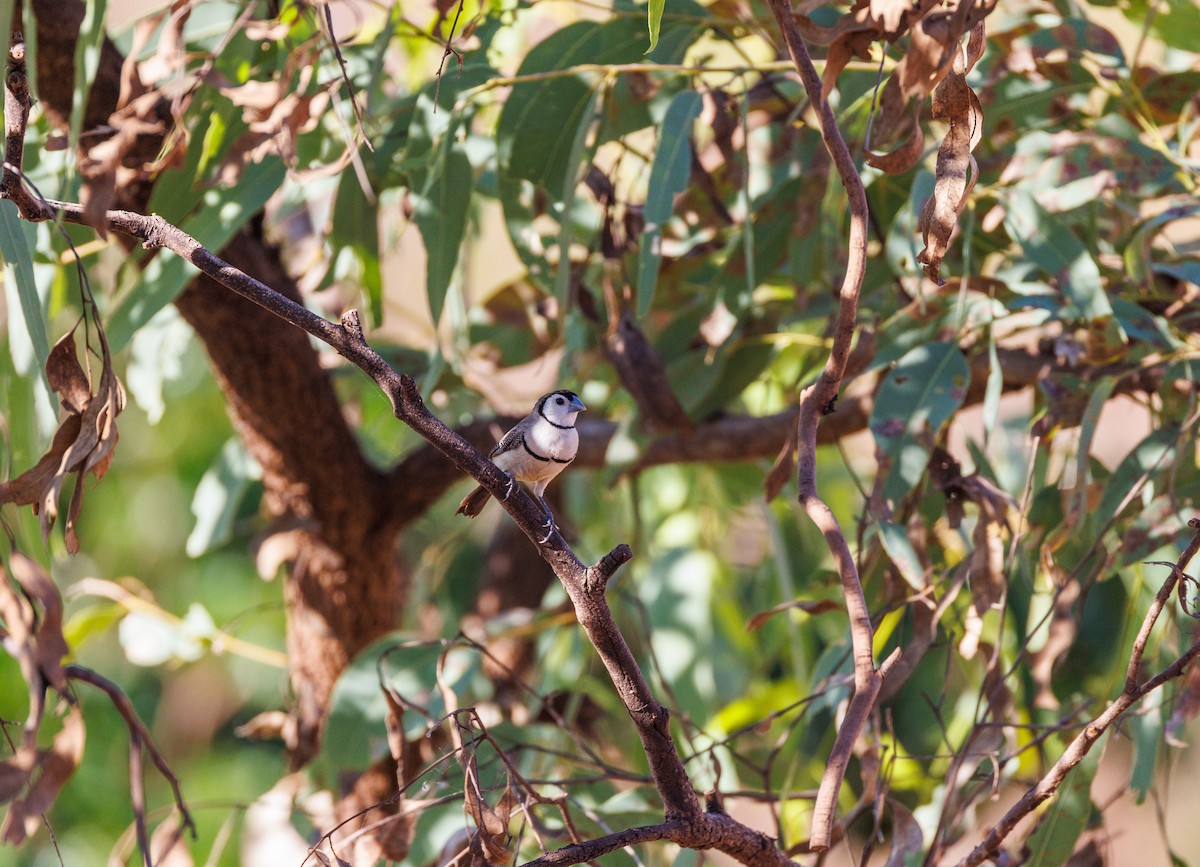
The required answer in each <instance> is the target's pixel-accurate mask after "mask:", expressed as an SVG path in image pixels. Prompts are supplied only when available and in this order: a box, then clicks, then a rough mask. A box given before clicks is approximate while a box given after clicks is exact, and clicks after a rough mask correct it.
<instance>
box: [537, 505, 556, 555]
mask: <svg viewBox="0 0 1200 867" xmlns="http://www.w3.org/2000/svg"><path fill="white" fill-rule="evenodd" d="M538 500H540V501H541V504H542V509H543V510H544V511H545V513H546V524H545V527H546V537H545V538H544V539H542V540H541V541H540V542H539V543H538V544H539V545H545V544H546V543H547V542H549V541H550V537H551V536H553V535H554V534H555V533H556V532H558V524H557V523H555V521H554V513H553V512H551V511H550V504H549V503H547V502H546V500H545V498H544V497H538Z"/></svg>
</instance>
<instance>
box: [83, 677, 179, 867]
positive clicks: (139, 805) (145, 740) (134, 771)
mask: <svg viewBox="0 0 1200 867" xmlns="http://www.w3.org/2000/svg"><path fill="white" fill-rule="evenodd" d="M64 671H65V673H66V675H67V678H68V679H70V680H78V681H81V682H83V683H86V684H90V685H91V686H94V687H96V688H97V689H99V690H100V691H101V692H103V693H105V694H106V695H107V696H108V698H109V701H111V702H112V705H113V707H114V708H115V709H116V711H117V713H119V714H120V715H121V718H122V719H123V720H125V726H126V727H127V728H128V729H129V788H130V800H131V801H132V803H133V812H134V821H135V823H136V827H137V837H138V846H140V847H141V849H142V855H143V857H144V858H145V862H146V864H147V867H149V865H150V858H151V853H150V844H149V837H148V835H147V833H146V797H145V788H144V782H143V779H142V777H143V775H142V749H143V748H144V749H145V750H146V753H147V754H148V755H149V756H150V761H151V762H153V763H154V767H156V768H158V772H159V773H160V774H162V775H163V778H164V779H165V780H166V781H167V783H169V784H170V786H171V792H172V793H173V794H174V797H175V807H176V809H178V810H179V831H182V830H183V829H184V828H186V829H188V830H189V831H191V834H192V839H195V837H196V823H195V822H193V821H192V814H191V813H190V812H188V808H187V804H186V803H184V800H183V792H182V791H181V790H180V788H179V779H178V778H177V777H176V776H175V774H174V773H173V772H172V771H171V768H170V766H169V765H168V764H167V760H166V759H165V758H164V757H163V754H162V753H161V752H159V750H158V747H157V746H156V745H155V743H154V739H153V738H152V737H150V732H149V731H147V730H146V726H145V724H144V723H143V722H142V721H141V719H139V718H138V715H137V711H136V710H134V709H133V704H131V703H130V701H129V698H128V696H126V695H125V693H124V692H123V691H122V690H121V687H119V686H117V685H116V684H115V683H113V682H112V681H111V680H109V679H108V678H107V677H104V675H102V674H98V673H96V672H94V671H92V670H91V669H90V668H84V667H83V666H82V665H68V666H67V667H66V668H65V669H64ZM177 836H178V832H177Z"/></svg>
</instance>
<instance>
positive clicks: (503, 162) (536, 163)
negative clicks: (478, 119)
mask: <svg viewBox="0 0 1200 867" xmlns="http://www.w3.org/2000/svg"><path fill="white" fill-rule="evenodd" d="M647 44H648V42H647V37H646V32H645V30H643V29H642V28H641V27H640V26H638V25H637V24H636V23H635V22H634V21H633V20H632V19H628V18H620V19H617V20H615V21H609V22H605V23H603V24H600V23H596V22H592V21H580V22H577V23H575V24H571V25H569V26H567V27H564V28H563V29H562V30H559V31H558V32H557V33H555V34H553V35H551V36H549V37H547V38H546V39H544V40H543V41H542V42H540V43H538V44H537V45H536V46H534V48H533V49H532V50H531V51H530V52H529V54H527V55H526V56H525V60H524V62H522V63H521V67H520V69H519V70H518V73H517V74H518V75H530V74H535V73H547V72H555V71H558V70H564V69H568V68H569V67H572V66H578V65H581V64H612V63H633V62H636V61H637V60H639V59H640V58H641V56H642V54H643V53H644V52H645V46H646V45H647ZM594 75H595V74H594V73H591V74H589V73H583V72H580V73H576V74H564V75H562V76H555V77H550V78H545V79H542V80H540V81H533V82H524V83H521V84H517V85H514V86H513V89H512V93H511V94H510V95H509V97H508V100H507V101H506V102H505V103H504V109H503V110H502V111H501V112H500V120H499V121H498V123H497V125H496V139H497V143H498V146H499V157H500V171H501V174H503V175H505V176H507V177H509V178H523V179H525V180H528V181H532V182H533V183H535V184H537V185H538V186H540V187H542V188H543V189H545V190H546V191H548V192H550V193H551V194H553V195H557V194H558V193H559V191H561V190H562V188H563V184H564V183H565V182H566V178H567V175H568V173H573V172H574V170H575V167H574V166H571V165H569V162H570V158H571V151H572V144H573V143H574V141H575V138H576V136H577V134H578V130H579V126H580V124H582V123H586V122H587V121H589V120H590V119H591V112H590V111H589V110H588V109H589V105H590V104H591V101H592V97H593V90H594V84H593V82H592V81H591V80H589V79H591V78H592V77H593V76H594Z"/></svg>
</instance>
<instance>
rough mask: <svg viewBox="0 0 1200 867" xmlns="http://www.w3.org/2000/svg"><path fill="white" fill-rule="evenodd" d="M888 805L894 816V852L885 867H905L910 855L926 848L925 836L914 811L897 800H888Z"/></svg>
mask: <svg viewBox="0 0 1200 867" xmlns="http://www.w3.org/2000/svg"><path fill="white" fill-rule="evenodd" d="M887 805H888V810H890V811H891V814H892V851H891V853H889V854H888V859H887V863H886V864H885V865H884V867H904V864H905V863H906V861H907V860H908V857H909V856H910V855H916V854H918V853H919V852H920V851H921V850H922V848H924V845H925V836H924V835H923V834H922V833H921V826H920V825H919V824H917V820H916V818H915V817H914V816H913V814H912V810H910V809H908V807H906V806H904V805H903V804H902V803H900V802H899V801H897V800H896V799H895V798H888V799H887Z"/></svg>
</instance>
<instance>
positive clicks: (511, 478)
mask: <svg viewBox="0 0 1200 867" xmlns="http://www.w3.org/2000/svg"><path fill="white" fill-rule="evenodd" d="M504 475H506V476H508V489H507V490H506V491H505V492H504V500H503V502H508V498H509V497H511V496H512V492H513V490H514V489H515V488H516V487H517V479H516V477H515V476H514V475H513V474H512V473H508V472H506V473H505V474H504Z"/></svg>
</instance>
